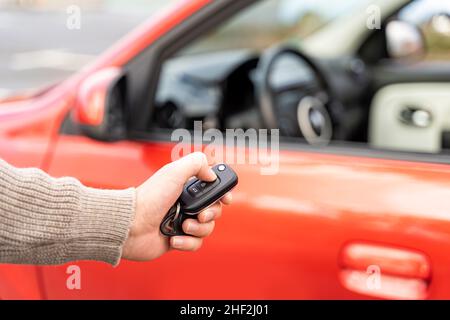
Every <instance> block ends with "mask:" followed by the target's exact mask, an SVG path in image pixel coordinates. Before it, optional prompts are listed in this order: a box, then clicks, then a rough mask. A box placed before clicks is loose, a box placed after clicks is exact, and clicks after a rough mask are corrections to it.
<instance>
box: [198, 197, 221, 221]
mask: <svg viewBox="0 0 450 320" xmlns="http://www.w3.org/2000/svg"><path fill="white" fill-rule="evenodd" d="M221 215H222V204H221V203H220V202H219V201H218V202H216V203H214V204H213V205H212V206H210V207H209V208H207V209H205V210H203V211H201V212H200V213H199V214H198V216H197V219H198V221H199V222H200V223H207V222H210V221H213V220H215V219H218V218H220V216H221Z"/></svg>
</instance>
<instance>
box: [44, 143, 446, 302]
mask: <svg viewBox="0 0 450 320" xmlns="http://www.w3.org/2000/svg"><path fill="white" fill-rule="evenodd" d="M173 146H174V144H171V143H160V142H152V141H145V142H132V141H124V142H116V143H105V142H98V141H94V140H91V139H89V138H86V137H82V136H60V137H59V139H58V141H57V145H56V148H55V151H54V154H53V158H52V161H51V164H50V166H49V168H48V171H49V173H50V174H52V175H55V176H62V175H70V176H75V177H78V178H79V179H81V181H82V182H84V183H85V184H88V185H90V186H95V187H104V188H125V187H128V186H137V185H138V184H139V183H141V182H142V181H144V180H145V179H146V178H147V177H148V176H150V175H151V174H152V173H153V172H155V171H156V170H157V169H158V168H159V167H161V166H162V165H164V164H165V163H167V162H169V161H170V154H171V150H172V147H173ZM234 168H235V169H236V171H237V173H238V175H239V178H240V183H239V185H238V187H237V188H236V189H235V191H234V203H233V205H232V206H230V207H227V208H225V210H224V215H223V218H222V219H221V220H220V221H219V223H218V224H217V229H216V231H215V233H214V234H213V235H212V236H211V237H210V238H209V239H207V241H206V243H205V244H204V246H203V248H202V249H201V250H200V251H199V252H196V253H180V252H175V251H173V252H170V253H169V254H167V255H166V256H164V257H162V258H160V259H157V260H155V261H151V262H147V263H136V262H129V261H122V262H121V264H120V265H119V266H118V267H116V268H112V267H110V266H108V265H105V264H101V263H96V262H80V263H76V264H77V265H79V266H80V268H81V289H80V290H70V289H68V288H67V286H66V280H67V277H68V276H69V275H68V274H67V272H66V271H67V267H68V265H66V266H59V267H40V270H41V272H42V284H43V288H44V292H45V295H46V297H47V298H56V299H58V298H137V299H149V298H150V299H167V298H171V299H197V298H203V299H216V298H226V299H241V298H246V299H255V298H257V299H282V298H283V299H303V298H307V299H311V298H320V299H323V298H339V299H342V298H344V299H347V298H357V299H359V298H370V297H380V298H406V299H423V298H448V297H449V295H448V292H449V283H450V282H449V281H448V272H447V268H448V266H449V265H450V258H449V255H448V254H447V252H448V251H449V250H450V221H449V216H450V167H449V166H448V165H442V164H432V163H425V162H408V161H398V160H384V159H380V158H369V157H359V156H358V157H357V156H345V155H332V154H326V153H312V152H305V151H301V150H296V149H295V146H293V145H292V146H288V147H287V148H284V149H282V150H281V151H280V163H279V173H278V174H276V175H269V176H264V175H261V174H260V170H259V169H260V168H259V167H258V166H256V165H238V166H234ZM180 268H181V269H182V270H183V272H180V271H179V270H180ZM193 274H194V275H196V276H192V275H193ZM186 275H190V276H186Z"/></svg>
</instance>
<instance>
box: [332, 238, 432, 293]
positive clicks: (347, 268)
mask: <svg viewBox="0 0 450 320" xmlns="http://www.w3.org/2000/svg"><path fill="white" fill-rule="evenodd" d="M339 265H340V275H339V277H340V281H341V283H342V285H343V286H344V287H345V288H347V289H348V290H350V291H353V292H357V293H360V294H363V295H368V296H372V297H378V298H386V299H424V298H426V296H427V292H428V285H429V282H430V279H431V266H430V261H429V259H428V257H427V256H425V255H424V254H423V253H421V252H418V251H415V250H410V249H403V248H397V247H393V246H389V245H382V244H371V243H362V242H355V243H350V244H347V245H346V246H345V247H344V248H343V249H342V251H341V253H340V256H339Z"/></svg>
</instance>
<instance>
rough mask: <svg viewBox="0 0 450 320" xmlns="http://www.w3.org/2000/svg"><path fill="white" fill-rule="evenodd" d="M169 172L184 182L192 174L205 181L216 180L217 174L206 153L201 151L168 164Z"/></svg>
mask: <svg viewBox="0 0 450 320" xmlns="http://www.w3.org/2000/svg"><path fill="white" fill-rule="evenodd" d="M166 169H167V170H166V172H167V174H170V175H171V176H172V177H173V178H174V179H177V180H178V181H180V183H182V184H184V183H185V182H186V181H187V180H188V179H189V178H191V177H192V176H196V177H197V178H199V179H200V180H203V181H214V180H215V179H216V178H217V176H216V174H215V173H214V171H212V169H211V168H210V167H209V165H208V159H207V158H206V155H205V154H204V153H201V152H194V153H191V154H189V155H187V156H185V157H183V158H181V159H179V160H177V161H174V162H172V163H169V164H168V165H167V166H166Z"/></svg>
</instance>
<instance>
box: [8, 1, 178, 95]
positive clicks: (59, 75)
mask: <svg viewBox="0 0 450 320" xmlns="http://www.w3.org/2000/svg"><path fill="white" fill-rule="evenodd" d="M176 1H178V0H129V1H118V0H95V1H81V0H73V1H56V0H48V1H18V0H17V1H14V0H13V1H11V0H0V98H4V97H7V96H11V95H15V94H23V93H24V91H34V90H37V89H40V88H43V87H46V86H48V85H51V84H54V83H56V82H58V81H61V80H63V79H65V78H66V77H67V76H68V75H70V74H72V73H74V72H76V71H77V70H79V69H80V68H81V67H83V66H84V65H85V64H87V63H89V62H90V61H92V60H93V59H94V58H95V57H96V56H97V55H98V54H100V53H101V52H102V51H104V50H105V49H107V48H108V47H109V46H110V45H112V44H113V43H114V42H116V41H117V40H118V39H119V38H121V37H122V36H124V35H125V34H126V33H128V32H129V31H130V30H131V29H133V28H134V27H135V26H136V25H138V24H139V23H141V22H142V21H144V20H145V19H147V18H148V17H149V16H151V15H152V14H153V13H154V12H156V11H158V10H160V9H161V7H163V6H166V5H168V4H170V3H173V2H176Z"/></svg>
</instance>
